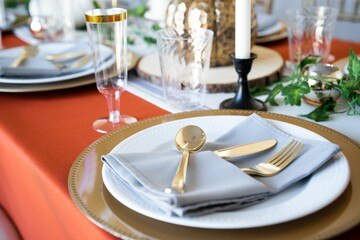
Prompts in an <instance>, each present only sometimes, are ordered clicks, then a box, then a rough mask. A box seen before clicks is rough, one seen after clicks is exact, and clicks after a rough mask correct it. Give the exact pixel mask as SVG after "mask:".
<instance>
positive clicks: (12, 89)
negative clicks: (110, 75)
mask: <svg viewBox="0 0 360 240" xmlns="http://www.w3.org/2000/svg"><path fill="white" fill-rule="evenodd" d="M129 53H130V54H131V58H130V61H129V65H128V70H131V69H133V68H134V67H135V66H136V64H137V62H138V61H139V57H138V56H137V55H136V54H135V53H133V52H130V51H129ZM93 83H95V76H94V74H90V75H87V76H83V77H79V78H74V79H69V80H64V81H59V82H52V83H39V84H13V83H0V92H8V93H26V92H45V91H54V90H61V89H68V88H74V87H80V86H85V85H89V84H93Z"/></svg>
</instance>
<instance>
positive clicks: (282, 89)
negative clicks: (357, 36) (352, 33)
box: [257, 49, 360, 121]
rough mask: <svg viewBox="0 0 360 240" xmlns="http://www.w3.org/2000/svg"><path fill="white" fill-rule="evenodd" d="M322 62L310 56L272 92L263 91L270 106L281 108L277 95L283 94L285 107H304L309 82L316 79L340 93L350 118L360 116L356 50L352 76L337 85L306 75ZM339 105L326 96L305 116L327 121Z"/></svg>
mask: <svg viewBox="0 0 360 240" xmlns="http://www.w3.org/2000/svg"><path fill="white" fill-rule="evenodd" d="M321 60H322V59H321V58H318V57H315V58H314V57H307V58H305V59H304V60H302V61H301V62H299V63H297V64H296V65H295V68H294V71H293V72H292V74H291V75H290V76H289V77H288V78H285V79H282V80H281V81H279V82H277V83H275V84H274V86H273V88H271V89H265V90H264V89H261V90H260V91H262V92H265V93H266V94H268V97H267V99H266V100H265V101H266V102H268V103H269V104H270V105H273V106H278V105H279V104H278V103H277V101H276V96H278V95H279V94H281V96H283V97H284V102H285V104H287V105H291V106H294V105H296V106H300V105H301V99H302V98H303V97H304V96H305V95H306V94H308V93H310V91H311V90H312V88H311V87H310V86H309V84H308V81H307V80H308V79H314V80H316V81H321V82H322V83H324V84H326V85H327V86H328V87H329V88H333V89H336V90H338V91H339V92H340V94H341V96H342V97H343V98H344V99H345V101H346V102H347V104H348V106H349V109H348V111H347V114H348V115H360V112H359V111H358V110H357V109H356V105H357V104H358V105H360V60H359V59H358V58H357V57H356V55H355V53H354V51H353V50H352V49H350V58H349V63H348V67H347V69H348V71H349V74H348V75H346V76H345V77H343V78H342V79H336V81H335V82H332V81H327V79H326V78H325V77H314V76H308V75H304V74H303V73H302V71H303V69H304V67H305V66H306V65H308V64H316V63H319V62H321ZM257 91H259V89H258V90H257ZM335 106H336V101H335V100H334V99H333V98H332V97H324V98H322V99H321V106H319V107H317V108H315V109H314V110H313V111H312V112H310V113H308V114H305V115H302V116H303V117H307V118H310V119H313V120H315V121H325V120H327V119H329V115H330V114H331V113H335V111H334V109H335Z"/></svg>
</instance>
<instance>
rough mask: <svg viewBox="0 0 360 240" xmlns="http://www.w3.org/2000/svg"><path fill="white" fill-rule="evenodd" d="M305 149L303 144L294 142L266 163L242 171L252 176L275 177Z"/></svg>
mask: <svg viewBox="0 0 360 240" xmlns="http://www.w3.org/2000/svg"><path fill="white" fill-rule="evenodd" d="M303 147H304V144H303V143H300V142H298V141H295V140H292V141H291V142H290V143H289V144H288V145H286V146H285V147H284V148H283V149H281V150H280V151H279V152H278V153H276V154H275V155H274V156H272V157H271V158H269V159H268V160H266V161H265V162H262V163H259V164H257V165H255V166H253V167H251V168H241V170H242V171H243V172H245V173H247V174H251V175H257V176H263V177H270V176H273V175H275V174H278V173H279V172H280V171H282V170H284V169H285V168H286V167H287V166H288V165H289V164H290V163H292V162H293V161H294V160H295V158H296V157H297V155H298V154H299V153H300V151H301V150H302V149H303Z"/></svg>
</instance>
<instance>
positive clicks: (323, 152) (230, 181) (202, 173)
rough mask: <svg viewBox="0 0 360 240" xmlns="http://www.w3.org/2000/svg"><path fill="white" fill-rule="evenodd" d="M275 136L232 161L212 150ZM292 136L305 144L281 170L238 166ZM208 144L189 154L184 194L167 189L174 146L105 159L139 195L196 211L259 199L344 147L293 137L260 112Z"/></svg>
mask: <svg viewBox="0 0 360 240" xmlns="http://www.w3.org/2000/svg"><path fill="white" fill-rule="evenodd" d="M214 127H217V126H214ZM273 138H274V139H276V140H277V141H278V143H277V145H276V146H275V147H274V148H272V149H270V150H266V151H264V152H261V153H256V154H252V155H249V156H243V157H237V158H233V159H231V160H228V161H226V160H224V159H221V158H219V157H217V156H216V155H215V154H214V153H212V152H211V151H210V150H216V149H219V148H223V147H229V146H234V145H238V144H245V143H249V142H254V141H261V140H267V139H273ZM293 139H297V140H299V141H301V142H302V143H304V144H305V147H304V149H303V150H302V152H301V154H300V155H299V157H298V158H297V159H296V160H295V161H294V162H293V163H292V164H291V165H289V166H288V167H287V168H286V169H285V170H284V171H282V172H281V173H279V174H278V175H275V176H272V177H254V176H249V175H247V174H245V173H243V172H242V171H241V170H239V167H251V166H253V165H255V164H257V163H260V162H263V161H264V160H265V159H267V158H269V157H270V156H272V155H274V154H275V153H276V152H278V151H279V150H280V149H281V148H283V147H284V146H285V145H287V143H289V142H290V141H291V140H293ZM205 147H206V148H205V149H204V150H203V151H202V152H199V153H195V154H191V156H190V159H189V165H188V172H187V182H186V192H185V193H183V194H168V193H164V189H165V188H166V187H168V186H169V185H170V183H171V181H172V178H173V177H174V174H175V171H176V169H177V166H178V163H179V160H180V156H181V153H179V152H178V151H176V150H168V151H165V150H164V151H162V152H147V153H141V152H139V153H124V154H118V153H110V154H108V155H105V156H103V158H102V159H103V161H104V163H105V164H107V165H108V166H109V168H110V169H111V173H113V174H114V175H115V176H117V177H118V179H119V180H120V181H121V182H122V183H123V184H124V185H125V186H127V187H128V188H129V190H131V191H133V192H134V193H136V194H137V195H138V196H139V197H141V198H144V199H147V200H148V201H149V202H151V203H152V204H153V205H155V206H157V207H158V208H159V209H161V210H163V211H164V212H165V213H166V214H173V215H177V216H192V215H201V214H207V213H211V212H216V211H225V210H233V209H238V208H241V207H245V206H249V205H253V204H256V203H260V202H262V201H264V200H266V198H267V197H268V196H269V195H272V194H276V193H278V192H280V191H282V190H284V189H285V188H287V187H289V186H290V185H292V184H294V183H296V182H298V181H299V180H301V179H303V178H305V177H306V176H309V175H310V174H311V173H313V172H314V171H315V170H316V169H318V168H319V167H320V166H321V165H323V164H324V163H325V162H326V161H327V160H329V159H331V157H332V156H334V154H336V153H337V152H339V151H340V147H339V146H338V145H336V144H333V143H329V142H322V141H313V140H306V139H300V138H297V137H294V136H291V135H289V134H287V133H285V132H283V131H281V130H279V129H278V128H276V127H274V126H273V125H272V124H271V123H269V122H268V121H266V120H265V119H262V118H261V117H259V116H258V115H256V114H253V115H251V116H249V117H248V118H246V120H244V121H243V122H241V123H240V124H238V125H237V126H235V127H234V128H233V129H232V130H230V131H229V132H227V133H225V134H224V135H222V136H220V137H219V138H218V139H217V140H216V141H214V142H212V143H207V144H206V146H205Z"/></svg>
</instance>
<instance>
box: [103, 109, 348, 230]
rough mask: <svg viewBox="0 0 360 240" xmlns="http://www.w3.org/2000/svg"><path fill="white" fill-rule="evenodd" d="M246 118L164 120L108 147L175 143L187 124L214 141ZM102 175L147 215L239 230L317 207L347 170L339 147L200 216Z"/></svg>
mask: <svg viewBox="0 0 360 240" xmlns="http://www.w3.org/2000/svg"><path fill="white" fill-rule="evenodd" d="M245 118H246V117H244V116H205V117H196V118H187V119H182V120H177V121H173V122H168V123H163V124H160V125H156V126H153V127H151V128H147V129H145V130H143V131H140V132H138V133H136V134H134V135H132V136H131V137H129V138H127V139H125V140H124V141H122V142H121V143H119V144H118V145H117V146H116V147H115V148H114V149H113V150H112V152H117V153H125V152H126V153H129V152H138V151H141V152H146V151H149V152H150V151H156V150H160V149H162V150H163V149H170V148H174V140H173V139H174V136H175V135H176V133H177V131H178V130H179V129H180V128H181V127H183V126H185V125H189V124H192V125H198V126H199V127H201V128H202V129H203V130H204V131H205V132H206V135H207V141H214V140H215V139H216V138H218V137H219V136H220V135H222V134H223V133H225V132H226V131H228V130H230V129H231V128H233V127H234V126H235V125H237V124H238V123H240V122H241V121H243V120H244V119H245ZM269 121H270V122H271V123H273V124H274V125H275V126H276V127H278V128H279V129H281V130H283V131H286V132H287V133H289V134H292V135H294V136H298V137H302V138H307V139H313V140H320V141H327V140H326V139H325V138H323V137H321V136H320V135H318V134H316V133H314V132H312V131H309V130H307V129H304V128H302V127H298V126H296V125H292V124H289V123H284V122H281V121H275V120H269ZM214 126H215V127H214ZM314 157H315V156H314ZM102 178H103V181H104V184H105V186H106V188H107V189H108V190H109V192H110V193H111V194H112V195H113V196H114V197H115V198H116V199H117V200H118V201H119V202H121V203H122V204H124V205H125V206H127V207H128V208H130V209H132V210H134V211H136V212H138V213H141V214H143V215H145V216H148V217H150V218H154V219H157V220H160V221H164V222H168V223H173V224H177V225H183V226H191V227H198V228H212V229H236V228H237V229H240V228H253V227H260V226H269V225H273V224H277V223H283V222H287V221H291V220H294V219H297V218H300V217H303V216H306V215H308V214H311V213H313V212H315V211H317V210H320V209H321V208H323V207H325V206H327V205H328V204H330V203H331V202H332V201H334V200H335V199H336V198H338V197H339V196H340V195H341V193H342V192H343V191H344V190H345V188H346V186H347V185H348V183H349V179H350V169H349V165H348V161H347V159H346V157H345V156H344V154H343V153H341V152H340V153H338V154H337V155H336V156H335V157H334V158H333V159H332V160H330V161H328V162H327V163H326V164H325V165H324V166H322V167H321V168H320V169H319V170H317V171H316V172H315V173H314V174H313V175H311V176H310V177H308V178H306V179H304V180H302V181H301V182H299V183H297V184H296V185H294V186H292V187H291V188H289V189H287V190H285V191H283V192H281V193H278V194H277V195H274V196H272V197H270V198H269V199H268V200H267V201H265V202H263V203H260V204H257V205H253V206H251V207H247V208H243V209H240V210H236V211H229V212H217V213H212V214H208V215H204V216H199V217H177V216H168V215H165V214H164V213H163V212H162V211H160V210H158V209H157V208H154V207H153V206H152V205H151V204H149V203H148V202H147V201H144V200H143V199H141V198H139V197H138V195H136V194H134V193H133V192H132V191H131V190H130V189H129V188H128V187H127V186H126V185H124V184H123V183H121V182H120V181H119V180H118V178H117V177H116V176H115V175H114V174H113V173H112V172H111V171H110V169H109V168H108V167H107V165H106V164H104V165H103V169H102Z"/></svg>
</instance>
